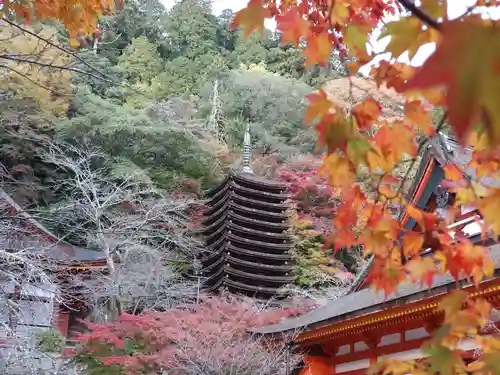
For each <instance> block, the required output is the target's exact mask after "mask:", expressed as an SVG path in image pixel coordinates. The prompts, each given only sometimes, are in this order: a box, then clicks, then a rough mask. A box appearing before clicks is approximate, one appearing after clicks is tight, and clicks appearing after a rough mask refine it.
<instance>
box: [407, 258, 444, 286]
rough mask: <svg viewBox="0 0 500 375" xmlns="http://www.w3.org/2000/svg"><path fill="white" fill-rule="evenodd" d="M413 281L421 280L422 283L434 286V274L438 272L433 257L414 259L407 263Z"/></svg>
mask: <svg viewBox="0 0 500 375" xmlns="http://www.w3.org/2000/svg"><path fill="white" fill-rule="evenodd" d="M406 267H407V269H408V271H409V272H410V275H411V278H412V281H414V282H415V281H420V283H421V284H422V285H427V286H428V287H429V288H430V287H431V286H432V281H433V279H434V276H435V275H436V274H437V273H438V270H437V268H436V265H435V263H434V259H433V258H432V257H425V258H416V259H412V260H410V261H409V262H408V264H407V265H406Z"/></svg>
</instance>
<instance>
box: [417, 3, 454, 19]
mask: <svg viewBox="0 0 500 375" xmlns="http://www.w3.org/2000/svg"><path fill="white" fill-rule="evenodd" d="M420 9H422V10H424V11H425V12H426V13H427V14H428V15H429V16H431V17H432V18H434V19H439V18H444V19H446V18H447V16H448V15H447V13H446V12H447V10H448V1H447V0H421V3H420Z"/></svg>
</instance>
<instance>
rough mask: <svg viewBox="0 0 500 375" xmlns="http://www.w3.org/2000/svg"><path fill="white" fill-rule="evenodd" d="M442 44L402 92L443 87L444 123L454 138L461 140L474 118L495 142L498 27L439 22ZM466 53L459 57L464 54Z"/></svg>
mask: <svg viewBox="0 0 500 375" xmlns="http://www.w3.org/2000/svg"><path fill="white" fill-rule="evenodd" d="M440 31H441V37H442V40H441V43H439V44H438V45H437V49H436V52H435V53H433V54H432V55H431V56H430V57H429V58H428V59H427V61H426V62H425V63H424V64H423V66H422V67H421V68H420V69H419V70H418V71H417V72H416V74H415V75H414V76H413V77H412V78H410V79H409V80H408V82H407V85H406V88H405V90H406V91H408V90H414V89H428V88H432V87H435V86H444V87H445V88H446V90H447V96H446V103H447V106H448V120H449V122H450V124H451V125H452V126H453V128H454V130H455V132H456V134H457V136H458V137H459V139H461V140H465V138H466V136H467V133H468V132H469V130H470V128H471V126H473V125H474V124H475V122H476V121H477V120H478V119H479V118H483V120H485V119H486V120H487V121H485V123H484V124H483V125H484V126H485V127H486V129H487V131H488V133H489V136H490V138H491V139H492V140H494V142H495V143H498V142H500V107H499V106H498V100H497V96H498V92H500V75H499V74H498V73H495V72H494V64H495V62H496V61H499V60H500V29H499V28H498V27H497V25H493V24H490V23H487V21H485V20H481V19H477V18H474V19H472V18H471V19H468V20H465V21H463V20H462V19H456V20H453V21H444V22H442V23H441V24H440ZM464 50H466V51H467V53H466V54H464V53H463V51H464Z"/></svg>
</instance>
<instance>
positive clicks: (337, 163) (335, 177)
mask: <svg viewBox="0 0 500 375" xmlns="http://www.w3.org/2000/svg"><path fill="white" fill-rule="evenodd" d="M320 174H322V175H324V176H325V175H326V176H328V178H329V181H330V184H331V185H333V186H339V187H344V186H349V185H352V184H353V183H354V180H355V176H354V173H353V170H352V168H351V165H350V164H349V161H348V160H347V159H346V158H344V157H342V156H339V155H338V154H336V153H333V154H330V155H328V156H327V157H326V158H325V160H324V162H323V166H322V167H321V170H320Z"/></svg>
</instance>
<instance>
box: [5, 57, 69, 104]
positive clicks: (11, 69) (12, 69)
mask: <svg viewBox="0 0 500 375" xmlns="http://www.w3.org/2000/svg"><path fill="white" fill-rule="evenodd" d="M0 68H4V69H7V70H9V71H11V72H13V73H16V74H18V75H20V76H21V77H23V78H24V79H27V80H28V81H30V82H31V83H32V84H34V85H36V86H38V87H40V88H42V89H44V90H47V91H48V92H50V93H51V94H54V95H59V96H67V94H63V93H60V92H58V91H56V90H53V89H51V88H49V87H47V86H44V85H42V84H40V83H38V82H35V80H33V79H31V78H30V77H28V76H27V75H26V74H24V73H22V72H20V71H19V70H16V69H14V68H11V67H10V66H8V65H4V64H0Z"/></svg>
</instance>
